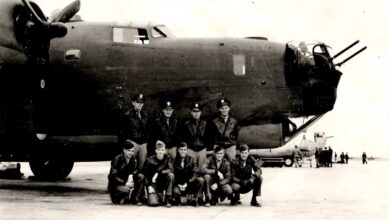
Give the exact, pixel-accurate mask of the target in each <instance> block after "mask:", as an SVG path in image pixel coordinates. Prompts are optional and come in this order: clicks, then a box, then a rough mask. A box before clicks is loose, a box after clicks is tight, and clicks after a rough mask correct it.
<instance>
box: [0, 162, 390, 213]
mask: <svg viewBox="0 0 390 220" xmlns="http://www.w3.org/2000/svg"><path fill="white" fill-rule="evenodd" d="M389 165H390V161H386V160H374V161H369V164H368V165H362V164H361V161H360V160H350V164H348V165H343V164H335V165H334V166H333V168H319V169H316V168H310V167H309V166H308V164H304V165H303V167H302V168H300V169H298V168H294V167H291V168H263V178H264V185H263V188H262V196H261V197H260V202H261V203H262V205H263V207H261V208H257V207H251V206H249V201H250V197H251V192H250V193H248V194H245V195H242V196H241V200H242V202H243V204H242V205H240V206H236V207H231V206H230V205H229V202H226V201H225V202H224V203H223V204H222V205H220V206H218V207H211V208H206V207H198V208H194V207H172V208H170V209H168V208H165V207H156V208H152V207H148V206H141V207H136V206H118V205H112V204H111V202H110V200H109V196H108V194H107V192H106V185H107V173H108V171H109V168H110V167H109V166H110V163H109V162H93V163H76V164H75V167H74V168H73V171H72V173H71V175H70V177H71V180H67V181H61V182H41V181H34V180H29V179H22V180H6V179H0V219H140V220H146V219H153V220H162V219H170V220H171V219H180V220H189V219H245V220H249V219H261V220H264V219H283V220H285V219H300V220H301V219H316V220H318V219H332V220H337V219H343V220H349V219H353V220H359V219H375V220H381V219H390V178H389V177H390V166H389ZM22 172H23V173H24V174H25V176H30V175H32V174H31V171H30V169H29V166H28V164H27V163H22Z"/></svg>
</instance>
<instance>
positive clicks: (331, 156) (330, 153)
mask: <svg viewBox="0 0 390 220" xmlns="http://www.w3.org/2000/svg"><path fill="white" fill-rule="evenodd" d="M332 158H333V149H332V148H331V147H330V146H329V164H330V167H333V162H332Z"/></svg>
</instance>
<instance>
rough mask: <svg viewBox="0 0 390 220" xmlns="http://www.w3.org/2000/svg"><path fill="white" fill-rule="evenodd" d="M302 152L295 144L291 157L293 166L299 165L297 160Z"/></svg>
mask: <svg viewBox="0 0 390 220" xmlns="http://www.w3.org/2000/svg"><path fill="white" fill-rule="evenodd" d="M302 156H303V155H302V152H301V151H300V150H299V149H298V146H297V145H295V148H294V150H293V158H294V164H295V167H301V165H299V164H298V160H301V159H302Z"/></svg>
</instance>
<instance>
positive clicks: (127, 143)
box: [122, 139, 134, 149]
mask: <svg viewBox="0 0 390 220" xmlns="http://www.w3.org/2000/svg"><path fill="white" fill-rule="evenodd" d="M122 146H123V149H132V148H133V147H134V144H133V142H132V141H131V140H129V139H126V140H125V141H124V142H123V144H122Z"/></svg>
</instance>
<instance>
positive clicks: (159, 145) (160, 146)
mask: <svg viewBox="0 0 390 220" xmlns="http://www.w3.org/2000/svg"><path fill="white" fill-rule="evenodd" d="M157 148H165V143H164V142H162V141H160V140H157V142H156V149H157Z"/></svg>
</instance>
